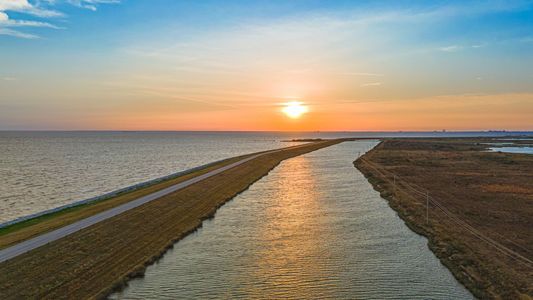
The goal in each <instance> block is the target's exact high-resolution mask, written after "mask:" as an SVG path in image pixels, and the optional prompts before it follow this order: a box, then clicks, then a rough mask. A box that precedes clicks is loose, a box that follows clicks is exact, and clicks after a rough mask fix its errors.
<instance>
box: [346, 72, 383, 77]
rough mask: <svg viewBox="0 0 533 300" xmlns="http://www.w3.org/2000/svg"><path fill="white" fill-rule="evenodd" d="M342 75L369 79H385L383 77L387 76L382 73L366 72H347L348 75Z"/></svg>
mask: <svg viewBox="0 0 533 300" xmlns="http://www.w3.org/2000/svg"><path fill="white" fill-rule="evenodd" d="M342 75H348V76H368V77H383V76H385V74H381V73H365V72H346V73H342Z"/></svg>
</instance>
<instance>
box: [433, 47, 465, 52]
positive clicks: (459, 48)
mask: <svg viewBox="0 0 533 300" xmlns="http://www.w3.org/2000/svg"><path fill="white" fill-rule="evenodd" d="M461 49H463V46H458V45H451V46H446V47H440V48H439V50H440V51H444V52H457V51H459V50H461Z"/></svg>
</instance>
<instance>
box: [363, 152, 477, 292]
mask: <svg viewBox="0 0 533 300" xmlns="http://www.w3.org/2000/svg"><path fill="white" fill-rule="evenodd" d="M381 143H382V142H380V143H379V144H377V145H376V146H375V147H374V148H373V149H371V150H370V151H372V150H374V149H376V148H377V147H378V146H379V145H380V144H381ZM356 162H357V160H356V161H354V167H355V168H356V169H357V170H359V171H360V172H361V173H362V174H363V175H364V176H365V178H366V179H367V181H368V182H369V183H370V184H371V185H372V187H373V189H374V190H375V191H376V192H378V193H379V194H380V197H381V198H382V199H384V200H385V201H387V203H388V204H389V207H390V208H391V209H392V210H394V211H395V212H396V214H397V215H398V216H399V217H400V219H402V221H403V222H404V224H405V225H406V226H407V227H408V228H409V229H410V230H411V231H413V232H414V233H416V234H418V235H420V236H423V237H425V238H426V239H427V241H428V242H427V246H428V248H429V249H430V250H431V252H432V253H433V254H434V255H435V257H437V258H438V260H439V261H440V263H441V264H442V265H443V266H445V267H446V268H447V269H448V270H449V271H450V272H451V273H452V275H453V276H454V277H455V279H457V281H458V282H459V283H460V284H462V285H463V286H464V287H465V288H467V289H468V290H469V291H470V292H471V293H472V295H474V297H476V298H477V299H483V296H484V294H483V292H482V291H480V290H479V289H478V288H477V287H476V286H475V284H474V282H472V281H471V280H469V278H468V277H467V276H465V274H464V273H463V272H462V270H461V269H460V262H459V264H457V265H456V264H453V263H452V262H451V261H450V260H449V259H447V257H446V256H445V253H444V252H442V251H439V249H438V248H437V245H436V237H435V236H434V235H433V234H429V233H428V232H427V231H426V230H425V229H424V228H422V227H420V226H418V225H417V224H416V223H414V222H410V221H409V219H408V218H407V217H406V216H405V215H404V214H403V212H402V211H401V210H399V209H398V207H397V206H395V205H393V203H392V201H391V200H392V192H391V191H389V190H387V189H386V188H385V187H384V186H383V184H382V183H384V182H383V181H382V180H381V179H380V178H379V177H376V176H373V175H372V174H371V173H370V172H369V171H368V170H367V169H365V168H364V167H363V166H362V165H361V164H357V163H356Z"/></svg>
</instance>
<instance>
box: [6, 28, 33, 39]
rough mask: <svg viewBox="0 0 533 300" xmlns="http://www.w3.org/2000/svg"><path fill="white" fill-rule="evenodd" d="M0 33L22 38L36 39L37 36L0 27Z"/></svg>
mask: <svg viewBox="0 0 533 300" xmlns="http://www.w3.org/2000/svg"><path fill="white" fill-rule="evenodd" d="M0 35H8V36H13V37H18V38H22V39H37V38H39V37H38V36H37V35H34V34H30V33H24V32H20V31H18V30H13V29H9V28H2V27H0Z"/></svg>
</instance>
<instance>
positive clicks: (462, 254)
mask: <svg viewBox="0 0 533 300" xmlns="http://www.w3.org/2000/svg"><path fill="white" fill-rule="evenodd" d="M488 142H498V141H494V140H489V139H473V138H469V139H387V140H384V141H383V142H382V143H381V144H380V145H378V146H377V147H375V148H374V149H373V150H371V151H369V152H368V153H367V154H365V155H364V156H363V157H362V158H361V159H358V160H357V161H355V162H354V164H355V166H356V167H357V168H358V169H359V170H360V171H361V172H362V173H363V174H365V176H366V177H367V178H368V180H369V181H370V183H372V185H373V186H374V188H375V189H376V190H378V191H380V192H381V195H382V197H384V198H386V199H387V200H388V201H389V204H390V206H391V207H392V208H393V209H395V210H396V211H397V212H398V214H399V215H400V217H401V218H402V219H403V220H404V221H405V222H406V224H407V225H408V226H409V227H410V228H412V229H413V230H414V231H416V232H418V233H420V234H423V235H425V236H427V237H428V240H429V246H430V248H431V250H432V251H433V252H434V253H435V254H436V255H437V257H439V259H440V260H441V261H442V263H443V264H444V265H446V266H447V267H448V268H449V269H450V270H451V271H452V273H453V274H454V275H455V276H456V278H458V280H459V281H461V282H462V283H463V284H464V285H465V286H466V287H467V288H468V289H469V290H470V291H472V293H473V294H474V295H475V296H477V297H478V298H483V299H531V298H532V297H533V264H532V263H531V262H532V261H533V249H532V248H531V245H533V231H532V230H531V229H532V228H533V219H532V217H531V216H533V173H532V172H531V170H533V156H532V155H528V154H510V153H498V152H488V151H486V149H487V147H490V145H488V144H487V143H488ZM428 203H429V206H428V208H429V209H427V210H426V207H427V206H426V205H427V204H428ZM426 213H428V214H427V215H426Z"/></svg>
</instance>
